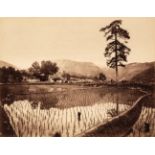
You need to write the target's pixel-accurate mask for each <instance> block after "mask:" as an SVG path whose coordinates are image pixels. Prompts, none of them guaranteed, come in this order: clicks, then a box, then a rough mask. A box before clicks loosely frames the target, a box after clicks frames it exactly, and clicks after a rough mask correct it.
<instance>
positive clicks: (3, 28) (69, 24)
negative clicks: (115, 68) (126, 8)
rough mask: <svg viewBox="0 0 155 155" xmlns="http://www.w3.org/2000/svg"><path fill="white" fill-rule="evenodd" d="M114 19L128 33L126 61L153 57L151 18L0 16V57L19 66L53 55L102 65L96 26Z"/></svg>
mask: <svg viewBox="0 0 155 155" xmlns="http://www.w3.org/2000/svg"><path fill="white" fill-rule="evenodd" d="M116 19H122V20H123V23H122V27H123V28H125V29H127V30H128V31H129V34H130V37H131V39H130V40H129V43H128V47H130V48H131V53H130V55H129V57H128V63H132V62H149V61H155V18H0V60H3V61H6V62H9V63H12V64H14V65H16V66H17V67H19V68H26V67H30V65H31V64H32V63H33V62H34V61H36V60H37V61H41V60H51V61H54V60H56V59H70V60H77V61H89V62H93V63H95V64H97V65H100V66H106V59H105V57H104V56H103V53H104V49H105V47H106V40H105V38H104V37H103V36H104V34H103V32H99V29H100V28H101V27H104V26H106V25H108V24H109V23H110V22H112V21H113V20H116Z"/></svg>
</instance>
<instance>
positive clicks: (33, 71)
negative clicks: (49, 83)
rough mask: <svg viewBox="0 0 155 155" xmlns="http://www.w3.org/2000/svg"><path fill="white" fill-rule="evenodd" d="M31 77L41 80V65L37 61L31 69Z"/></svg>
mask: <svg viewBox="0 0 155 155" xmlns="http://www.w3.org/2000/svg"><path fill="white" fill-rule="evenodd" d="M29 72H30V75H32V76H34V77H36V78H38V79H40V74H41V72H40V65H39V63H38V62H37V61H35V62H34V63H33V64H32V66H31V67H30V68H29Z"/></svg>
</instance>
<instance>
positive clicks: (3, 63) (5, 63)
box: [0, 60, 18, 69]
mask: <svg viewBox="0 0 155 155" xmlns="http://www.w3.org/2000/svg"><path fill="white" fill-rule="evenodd" d="M1 67H13V68H15V69H18V68H17V67H16V66H14V65H12V64H10V63H8V62H6V61H2V60H0V68H1Z"/></svg>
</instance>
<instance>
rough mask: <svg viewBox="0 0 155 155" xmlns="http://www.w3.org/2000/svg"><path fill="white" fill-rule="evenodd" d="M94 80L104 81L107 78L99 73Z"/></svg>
mask: <svg viewBox="0 0 155 155" xmlns="http://www.w3.org/2000/svg"><path fill="white" fill-rule="evenodd" d="M94 79H95V80H100V81H105V80H106V79H107V78H106V76H105V75H104V74H103V73H99V75H98V76H96V77H95V78H94Z"/></svg>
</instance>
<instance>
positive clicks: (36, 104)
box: [0, 85, 154, 137]
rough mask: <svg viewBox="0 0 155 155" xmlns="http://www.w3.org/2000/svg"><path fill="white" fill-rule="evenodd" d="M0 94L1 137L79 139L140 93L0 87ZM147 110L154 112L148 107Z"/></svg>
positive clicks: (125, 108) (131, 90)
mask: <svg viewBox="0 0 155 155" xmlns="http://www.w3.org/2000/svg"><path fill="white" fill-rule="evenodd" d="M0 93H1V94H0V101H1V107H0V115H1V117H0V133H1V136H26V137H27V136H80V135H81V134H83V133H84V132H86V131H87V130H89V129H91V128H94V127H95V126H98V125H100V124H103V123H106V122H107V121H108V120H109V119H111V118H112V117H115V116H117V115H119V114H121V113H122V112H124V111H127V110H128V109H130V107H131V106H132V105H133V103H134V102H135V101H136V100H137V99H138V98H139V97H140V96H141V95H142V94H143V93H141V92H139V91H137V90H136V89H127V88H118V89H116V88H112V87H111V88H109V87H103V88H90V87H88V88H85V87H77V86H68V85H66V86H65V85H62V86H61V85H58V86H56V85H42V86H40V85H5V86H4V85H3V86H0ZM148 108H151V109H154V107H153V106H152V104H151V105H150V106H149V105H148ZM152 117H153V116H152V115H151V118H152ZM140 118H141V116H140ZM137 122H138V121H137ZM137 122H136V124H137ZM136 124H135V125H134V127H133V129H135V128H136V127H137V126H136ZM133 136H136V135H134V134H133Z"/></svg>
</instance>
